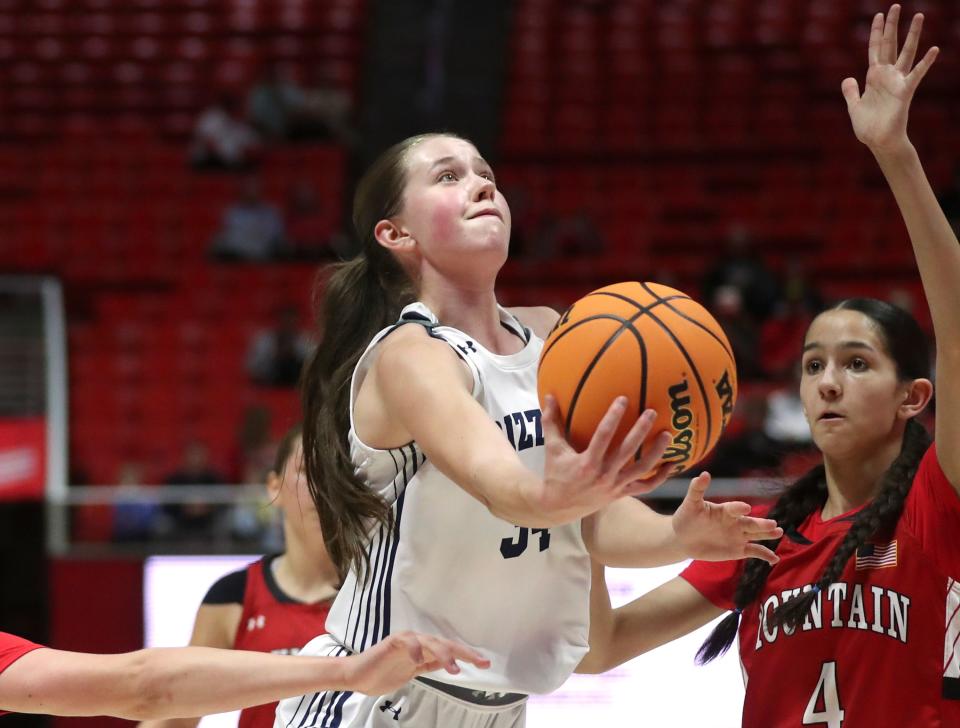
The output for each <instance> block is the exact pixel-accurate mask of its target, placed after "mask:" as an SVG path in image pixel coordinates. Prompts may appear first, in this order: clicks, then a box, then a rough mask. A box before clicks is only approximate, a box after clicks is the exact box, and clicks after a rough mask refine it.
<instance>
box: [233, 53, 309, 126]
mask: <svg viewBox="0 0 960 728" xmlns="http://www.w3.org/2000/svg"><path fill="white" fill-rule="evenodd" d="M303 103H304V97H303V89H301V88H300V86H299V84H297V82H296V81H295V80H294V79H293V78H292V77H291V76H290V74H289V73H288V72H287V71H286V70H285V69H284V68H283V67H282V66H281V65H280V64H278V63H267V64H265V65H264V66H263V69H262V70H261V73H260V78H259V79H258V80H257V82H256V83H255V84H254V86H253V87H252V88H251V89H250V94H249V95H248V97H247V118H248V119H249V120H250V123H251V124H253V126H254V127H255V128H256V129H257V131H259V132H260V133H261V134H263V135H264V136H265V137H266V138H268V139H274V140H281V139H287V138H288V137H289V136H290V131H291V127H292V125H293V119H294V118H295V117H296V116H297V114H298V113H299V109H300V108H302V106H303Z"/></svg>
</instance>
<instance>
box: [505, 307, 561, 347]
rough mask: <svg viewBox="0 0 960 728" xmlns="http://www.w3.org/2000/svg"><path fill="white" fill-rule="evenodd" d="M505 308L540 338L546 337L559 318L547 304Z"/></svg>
mask: <svg viewBox="0 0 960 728" xmlns="http://www.w3.org/2000/svg"><path fill="white" fill-rule="evenodd" d="M507 310H508V311H509V312H510V313H512V314H513V315H514V316H516V317H517V321H519V322H520V323H522V324H523V325H524V326H527V327H529V328H530V329H531V330H532V331H533V333H535V334H536V335H537V336H539V337H540V338H541V339H545V338H547V336H548V335H549V334H550V332H551V331H552V330H553V327H554V326H556V325H557V321H558V320H559V319H560V314H559V313H557V311H555V310H554V309H552V308H550V307H549V306H517V307H514V308H508V309H507Z"/></svg>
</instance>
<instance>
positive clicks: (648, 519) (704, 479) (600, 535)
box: [582, 473, 783, 567]
mask: <svg viewBox="0 0 960 728" xmlns="http://www.w3.org/2000/svg"><path fill="white" fill-rule="evenodd" d="M709 485H710V475H709V473H701V474H700V475H698V476H697V477H696V478H694V479H693V480H691V481H690V487H689V488H688V489H687V494H686V496H685V497H684V499H683V502H682V503H681V504H680V506H679V507H678V508H677V510H676V511H675V512H674V513H673V515H672V516H665V515H661V514H659V513H656V512H654V511H653V510H652V509H651V508H650V507H649V506H647V505H646V504H644V503H641V502H640V501H639V500H636V499H635V498H620V499H619V500H616V501H614V502H613V503H611V504H610V505H608V506H606V507H605V508H603V509H602V510H600V511H598V512H597V513H594V514H592V515H591V516H589V517H587V518H585V519H583V525H582V533H583V540H584V543H585V544H586V546H587V550H588V551H590V555H591V556H592V557H593V559H594V560H596V561H598V562H600V563H601V564H605V565H606V566H619V567H649V566H663V565H665V564H673V563H676V562H677V561H681V560H683V559H687V558H694V559H702V560H704V561H729V560H733V559H746V558H757V559H763V560H764V561H767V562H769V563H771V564H773V563H776V562H777V561H778V558H777V556H776V554H774V553H773V551H771V550H770V549H768V548H767V547H766V546H762V545H761V544H759V543H755V542H756V541H766V540H769V539H776V538H779V537H780V536H782V535H783V530H782V529H780V528H779V527H777V523H776V521H773V520H770V519H769V518H755V517H753V516H750V515H748V514H749V513H750V506H749V504H747V503H743V502H742V501H730V502H728V503H711V502H709V501H707V500H704V497H703V496H704V493H705V492H706V490H707V487H708V486H709Z"/></svg>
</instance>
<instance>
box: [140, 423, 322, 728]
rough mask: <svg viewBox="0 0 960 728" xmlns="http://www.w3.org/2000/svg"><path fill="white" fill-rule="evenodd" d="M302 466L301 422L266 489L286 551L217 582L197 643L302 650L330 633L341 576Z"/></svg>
mask: <svg viewBox="0 0 960 728" xmlns="http://www.w3.org/2000/svg"><path fill="white" fill-rule="evenodd" d="M302 463H303V445H302V444H301V436H300V426H299V425H298V426H296V427H294V428H293V429H291V430H290V431H289V432H288V433H287V434H286V435H285V436H284V437H283V439H282V440H281V441H280V445H279V447H278V449H277V457H276V460H275V463H274V467H273V470H272V471H271V472H270V474H269V476H268V477H267V492H268V493H269V495H270V498H271V500H272V501H273V502H275V503H276V504H277V505H278V507H279V508H280V510H281V511H282V512H283V533H284V541H285V544H286V551H285V552H284V553H282V554H280V555H272V556H265V557H264V558H263V559H261V560H259V561H256V562H254V563H253V564H251V565H250V566H248V567H247V568H246V569H243V570H241V571H237V572H234V573H232V574H228V575H227V576H224V577H223V578H222V579H220V580H219V581H217V582H216V583H215V584H214V585H213V586H212V587H211V588H210V591H209V592H207V595H206V596H205V597H204V599H203V603H202V604H201V605H200V609H199V610H198V611H197V619H196V623H195V625H194V629H193V636H192V638H191V640H190V644H191V645H198V646H206V647H225V648H233V649H237V650H256V651H258V652H273V653H278V654H296V653H297V652H299V650H300V648H301V647H302V646H303V645H305V644H306V643H307V642H309V641H310V640H311V639H313V638H314V637H316V636H317V635H318V634H323V633H324V632H325V631H326V627H325V622H326V618H327V612H329V611H330V605H331V603H332V602H333V597H334V596H336V593H337V589H338V587H339V584H340V579H339V576H338V575H337V570H336V567H334V565H333V562H332V561H331V560H330V557H329V556H328V555H327V550H326V547H325V546H324V543H323V534H322V532H321V530H320V521H319V519H318V517H317V512H316V510H315V508H314V506H313V502H312V501H311V500H310V496H309V494H308V492H307V485H306V479H305V477H304V474H303V465H302ZM275 710H276V705H275V704H269V705H260V706H257V707H254V708H249V709H247V710H244V711H243V712H242V713H241V714H240V721H239V728H260V727H261V726H262V727H264V728H269V726H272V725H273V720H274V712H275ZM198 721H199V719H198V718H186V719H182V720H176V721H163V722H161V723H159V724H158V723H154V724H152V725H150V728H161V727H162V728H193V727H194V726H196V724H197V723H198ZM145 728H146V726H145Z"/></svg>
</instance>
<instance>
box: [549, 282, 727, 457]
mask: <svg viewBox="0 0 960 728" xmlns="http://www.w3.org/2000/svg"><path fill="white" fill-rule="evenodd" d="M537 392H538V394H539V397H540V403H541V406H542V405H543V401H544V397H545V395H547V394H552V395H553V396H554V397H555V398H556V400H557V404H558V406H559V410H560V425H561V427H562V428H563V431H564V434H565V435H566V437H567V440H568V441H569V442H570V443H571V445H573V446H574V447H575V448H576V449H577V450H581V451H582V450H583V449H584V448H586V447H587V445H588V444H589V442H590V438H591V437H592V436H593V433H594V431H595V430H596V428H597V425H598V424H599V423H600V420H601V419H602V418H603V416H604V414H606V412H607V409H608V408H609V407H610V405H611V404H612V403H613V401H614V399H616V398H617V397H619V396H626V397H627V398H628V399H629V405H628V407H627V412H626V414H625V415H624V417H623V419H622V420H621V422H620V426H619V428H618V429H617V433H616V436H615V437H614V440H613V443H612V445H611V448H613V447H616V446H617V445H619V444H620V442H621V441H622V440H623V438H624V437H625V436H626V434H627V432H628V431H629V430H630V428H631V427H632V426H633V424H634V423H635V422H636V420H637V418H638V417H639V416H640V415H641V414H642V413H643V412H644V410H646V409H648V408H652V409H655V410H656V411H657V415H658V416H657V420H656V422H655V424H654V430H653V432H652V433H651V437H653V436H654V435H655V434H657V433H658V432H660V431H663V430H667V431H669V432H670V434H671V436H672V438H673V439H672V442H671V444H670V446H669V447H668V448H667V451H666V453H665V454H664V456H663V461H664V462H669V463H671V464H673V466H674V467H673V468H672V472H674V473H679V472H682V471H684V470H687V469H689V468H691V467H693V466H694V465H696V464H697V463H698V462H700V461H701V460H703V458H704V457H706V455H707V454H708V453H709V452H710V451H711V450H712V449H713V447H714V445H716V444H717V440H718V439H719V438H720V434H721V433H722V432H723V430H724V428H725V427H726V426H727V423H728V422H729V421H730V415H731V414H732V413H733V406H734V403H735V402H736V398H737V367H736V362H735V361H734V358H733V352H732V350H731V348H730V343H729V342H728V341H727V337H726V334H724V332H723V329H721V328H720V324H718V323H717V321H716V319H714V318H713V316H711V315H710V313H709V312H708V311H707V310H706V309H705V308H704V307H703V306H701V305H700V304H699V303H697V302H696V301H694V300H693V299H692V298H690V296H688V295H687V294H685V293H683V292H681V291H678V290H676V289H673V288H669V287H667V286H663V285H660V284H658V283H638V282H635V281H631V282H626V283H616V284H614V285H610V286H606V287H605V288H600V289H598V290H596V291H593V292H592V293H589V294H587V295H586V296H584V297H583V298H581V299H580V300H578V301H577V302H576V303H574V304H573V305H572V306H571V307H570V308H568V309H567V310H566V312H564V314H563V316H561V317H560V320H559V321H558V322H557V325H556V327H554V329H553V331H552V332H551V333H550V335H549V337H547V340H546V342H544V346H543V352H542V353H541V355H540V365H539V370H538V377H537Z"/></svg>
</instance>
